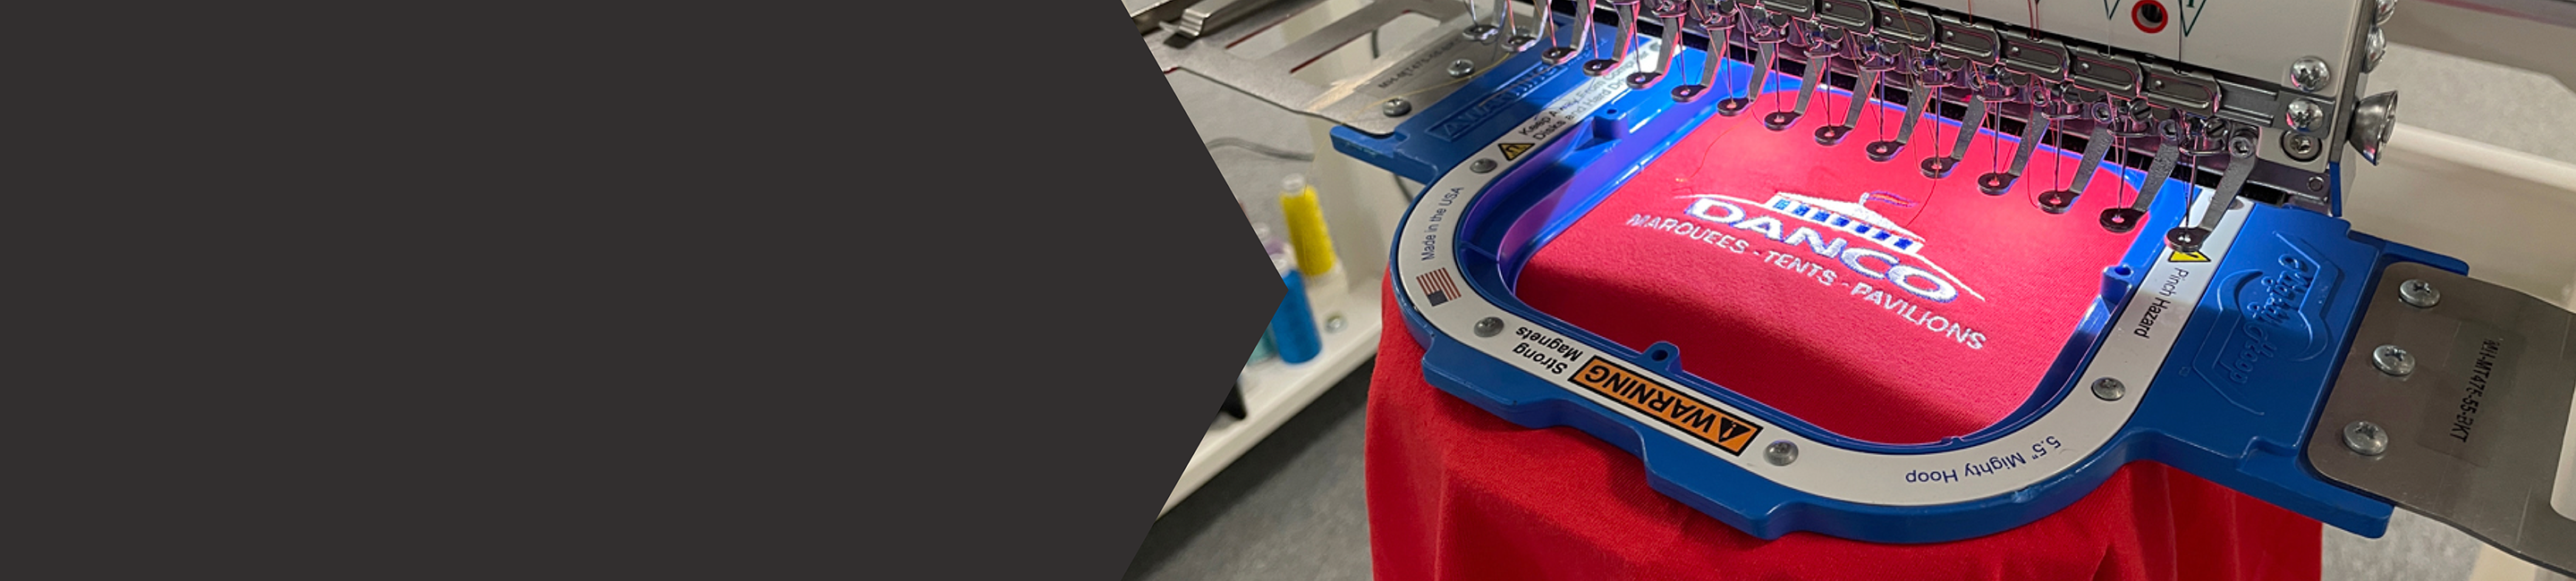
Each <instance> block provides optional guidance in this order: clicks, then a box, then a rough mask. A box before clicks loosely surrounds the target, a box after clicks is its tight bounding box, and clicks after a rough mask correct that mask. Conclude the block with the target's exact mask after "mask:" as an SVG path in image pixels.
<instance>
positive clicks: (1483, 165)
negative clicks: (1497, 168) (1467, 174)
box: [1467, 159, 1494, 173]
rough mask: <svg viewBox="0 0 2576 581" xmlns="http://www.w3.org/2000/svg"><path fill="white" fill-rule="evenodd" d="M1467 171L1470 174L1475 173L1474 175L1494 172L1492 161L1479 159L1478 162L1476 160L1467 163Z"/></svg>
mask: <svg viewBox="0 0 2576 581" xmlns="http://www.w3.org/2000/svg"><path fill="white" fill-rule="evenodd" d="M1467 171H1472V172H1476V173H1485V172H1489V171H1494V160H1490V159H1479V160H1476V161H1471V162H1467Z"/></svg>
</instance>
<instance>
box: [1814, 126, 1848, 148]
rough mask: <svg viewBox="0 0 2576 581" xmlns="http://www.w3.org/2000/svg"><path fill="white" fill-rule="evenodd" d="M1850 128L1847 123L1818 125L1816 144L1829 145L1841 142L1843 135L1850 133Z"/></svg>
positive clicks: (1846, 135)
mask: <svg viewBox="0 0 2576 581" xmlns="http://www.w3.org/2000/svg"><path fill="white" fill-rule="evenodd" d="M1851 129H1852V128H1851V126H1849V125H1826V126H1824V127H1818V128H1816V145H1823V146H1828V147H1831V146H1833V145H1834V144H1838V143H1842V142H1843V138H1844V137H1848V136H1850V135H1851Z"/></svg>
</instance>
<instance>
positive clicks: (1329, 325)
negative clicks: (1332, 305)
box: [1324, 314, 1351, 333]
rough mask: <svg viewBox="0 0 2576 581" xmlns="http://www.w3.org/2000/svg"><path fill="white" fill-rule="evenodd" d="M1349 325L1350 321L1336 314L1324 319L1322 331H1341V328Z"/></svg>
mask: <svg viewBox="0 0 2576 581" xmlns="http://www.w3.org/2000/svg"><path fill="white" fill-rule="evenodd" d="M1349 326H1351V322H1350V321H1348V320H1345V319H1343V318H1342V316H1341V315H1338V314H1336V315H1333V316H1331V317H1327V318H1325V319H1324V332H1327V333H1338V332H1341V330H1342V328H1344V327H1349Z"/></svg>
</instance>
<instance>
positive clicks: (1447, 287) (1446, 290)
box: [1413, 268, 1463, 307]
mask: <svg viewBox="0 0 2576 581" xmlns="http://www.w3.org/2000/svg"><path fill="white" fill-rule="evenodd" d="M1413 282H1415V283H1417V284H1418V285H1420V286H1421V287H1422V294H1424V295H1428V296H1430V297H1431V306H1434V307H1437V306H1440V303H1445V302H1449V301H1453V300H1457V299H1458V297H1460V296H1463V295H1460V294H1459V293H1458V283H1455V282H1450V280H1449V269H1447V268H1442V269H1440V270H1434V271H1431V274H1425V275H1422V276H1417V277H1413Z"/></svg>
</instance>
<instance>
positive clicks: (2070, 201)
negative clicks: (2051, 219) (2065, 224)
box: [2039, 190, 2076, 214]
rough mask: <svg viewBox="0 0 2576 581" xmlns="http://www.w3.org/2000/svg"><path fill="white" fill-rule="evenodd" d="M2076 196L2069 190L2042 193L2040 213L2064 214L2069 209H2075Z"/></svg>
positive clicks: (2040, 196)
mask: <svg viewBox="0 0 2576 581" xmlns="http://www.w3.org/2000/svg"><path fill="white" fill-rule="evenodd" d="M2075 196H2076V193H2075V192H2071V191H2067V190H2049V191H2047V192H2042V193H2040V194H2039V211H2042V212H2047V213H2050V214H2064V213H2066V210H2067V209H2069V208H2073V207H2075Z"/></svg>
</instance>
